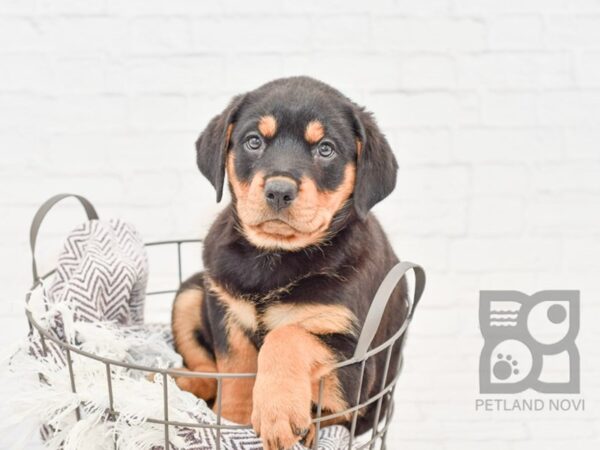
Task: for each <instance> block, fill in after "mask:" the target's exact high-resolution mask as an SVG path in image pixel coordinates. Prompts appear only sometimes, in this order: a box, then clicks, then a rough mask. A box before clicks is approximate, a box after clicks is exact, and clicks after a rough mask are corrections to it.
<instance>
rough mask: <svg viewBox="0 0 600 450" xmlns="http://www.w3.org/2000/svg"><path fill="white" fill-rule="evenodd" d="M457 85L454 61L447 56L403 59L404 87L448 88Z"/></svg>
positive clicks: (418, 56) (423, 56) (422, 56)
mask: <svg viewBox="0 0 600 450" xmlns="http://www.w3.org/2000/svg"><path fill="white" fill-rule="evenodd" d="M455 84H456V75H455V71H454V60H453V58H452V57H449V56H445V55H417V56H409V57H406V58H404V59H403V63H402V87H404V88H407V89H411V88H414V89H423V88H447V87H452V86H454V85H455Z"/></svg>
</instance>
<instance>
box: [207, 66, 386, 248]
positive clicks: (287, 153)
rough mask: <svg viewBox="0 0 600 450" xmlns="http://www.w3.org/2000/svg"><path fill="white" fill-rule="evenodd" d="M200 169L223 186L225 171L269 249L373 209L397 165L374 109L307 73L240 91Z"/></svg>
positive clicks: (210, 135) (247, 225)
mask: <svg viewBox="0 0 600 450" xmlns="http://www.w3.org/2000/svg"><path fill="white" fill-rule="evenodd" d="M196 151H197V162H198V167H199V168H200V171H201V172H202V173H203V174H204V176H206V178H208V179H209V180H210V182H211V183H212V184H213V186H214V187H215V189H216V191H217V201H220V199H221V196H222V193H223V183H224V177H225V172H227V177H228V180H229V186H230V190H231V193H232V198H233V202H234V205H235V208H236V211H237V215H238V218H239V221H240V224H241V228H242V231H243V233H244V234H245V236H246V237H247V239H248V240H249V241H250V242H251V243H252V244H253V245H255V246H257V247H259V248H263V249H268V250H290V251H293V250H299V249H302V248H305V247H308V246H311V245H315V244H319V243H320V242H322V241H324V240H325V239H327V237H328V236H329V235H330V233H332V232H334V231H335V226H334V224H337V225H339V224H340V223H341V222H345V221H347V220H351V218H352V217H353V216H354V215H356V216H358V217H359V218H361V219H364V218H366V216H367V214H368V213H369V210H370V209H371V208H372V207H373V205H375V204H376V203H377V202H379V201H380V200H382V199H383V198H385V197H386V196H387V195H388V194H389V193H390V192H391V191H392V190H393V188H394V186H395V183H396V171H397V164H396V160H395V158H394V155H393V154H392V151H391V149H390V147H389V145H388V143H387V141H386V139H385V137H384V136H383V135H382V133H381V132H380V131H379V129H378V127H377V125H376V124H375V121H374V120H373V118H372V116H371V115H370V114H369V113H367V112H365V111H364V110H363V109H362V108H360V107H358V106H357V105H356V104H354V103H353V102H351V101H350V100H348V99H347V98H346V97H345V96H343V95H342V94H341V93H339V92H338V91H337V90H335V89H333V88H331V87H329V86H327V85H326V84H324V83H321V82H319V81H316V80H313V79H311V78H307V77H295V78H285V79H280V80H275V81H273V82H270V83H267V84H266V85H264V86H261V87H260V88H258V89H256V90H254V91H252V92H249V93H247V94H244V95H241V96H238V97H235V98H234V99H233V100H232V102H231V103H230V104H229V106H228V107H227V108H226V109H225V111H223V112H222V113H221V114H219V115H218V116H217V117H215V118H214V119H213V120H212V121H211V122H210V123H209V125H208V126H207V127H206V129H205V130H204V131H203V132H202V134H201V135H200V138H199V139H198V141H197V142H196Z"/></svg>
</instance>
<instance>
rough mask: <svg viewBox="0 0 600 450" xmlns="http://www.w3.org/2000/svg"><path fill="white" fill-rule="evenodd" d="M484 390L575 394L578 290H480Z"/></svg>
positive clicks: (576, 388) (480, 366)
mask: <svg viewBox="0 0 600 450" xmlns="http://www.w3.org/2000/svg"><path fill="white" fill-rule="evenodd" d="M479 325H480V328H481V334H482V335H483V339H484V345H483V349H482V350H481V356H480V359H479V390H480V392H481V393H482V394H515V393H518V392H523V391H524V390H526V389H534V390H536V391H538V392H542V393H562V394H578V393H579V389H580V385H579V351H578V350H577V346H576V345H575V338H576V337H577V333H578V332H579V291H540V292H537V293H536V294H534V295H531V296H529V295H526V294H523V293H522V292H518V291H481V292H480V296H479Z"/></svg>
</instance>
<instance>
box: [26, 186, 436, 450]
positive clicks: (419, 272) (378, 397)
mask: <svg viewBox="0 0 600 450" xmlns="http://www.w3.org/2000/svg"><path fill="white" fill-rule="evenodd" d="M69 196H73V197H75V198H77V199H78V200H79V201H80V202H81V203H82V204H83V206H84V208H85V209H86V213H87V214H88V218H89V219H95V218H97V215H96V214H95V211H94V209H93V207H92V206H91V204H89V202H87V200H86V199H84V198H83V197H79V196H76V195H69V194H61V195H60V196H56V197H54V198H58V197H60V198H58V200H60V199H62V198H65V197H69ZM58 200H56V201H58ZM56 201H55V202H56ZM55 202H54V203H55ZM88 206H89V208H88ZM42 209H43V208H41V209H40V211H38V214H37V215H36V218H35V219H34V222H33V224H32V229H31V235H30V238H31V239H30V242H31V251H32V255H34V257H33V275H34V282H33V285H32V286H31V289H30V290H29V291H28V293H27V296H26V304H29V301H30V298H31V296H32V295H33V294H34V293H35V291H36V290H38V289H43V288H44V281H45V280H47V279H49V277H51V276H52V275H53V274H54V273H55V271H56V268H54V269H52V270H50V271H49V272H48V273H46V274H44V275H38V270H37V265H36V262H35V241H36V238H37V233H38V230H39V227H40V224H41V221H42V219H43V217H44V216H45V214H46V213H47V212H48V210H49V209H50V208H47V209H46V210H45V211H42ZM201 243H202V240H201V239H181V240H169V241H159V242H149V243H146V244H145V245H146V247H158V246H160V247H162V248H165V247H167V246H171V247H175V248H176V255H177V257H176V264H177V275H178V281H179V284H181V282H182V277H183V270H182V247H184V246H186V245H189V244H194V245H201ZM409 270H413V271H414V275H415V283H414V284H415V289H414V295H413V300H412V301H411V300H408V313H407V316H406V318H405V320H404V321H403V323H402V325H401V326H400V328H399V329H398V330H397V331H396V332H395V333H394V334H393V336H391V337H390V338H389V339H388V340H386V341H385V342H384V343H382V344H381V345H378V346H377V347H375V348H372V349H370V348H369V347H370V345H371V342H372V340H373V338H374V336H375V333H376V332H377V329H378V326H379V323H380V321H381V318H382V316H383V314H384V310H385V306H386V305H387V302H388V300H389V298H390V295H391V294H392V291H393V290H394V289H395V287H396V286H397V284H398V282H399V281H400V280H401V279H402V278H403V277H404V276H405V274H406V273H407V271H409ZM424 286H425V272H424V270H423V269H422V268H421V267H420V266H418V265H417V264H414V263H410V262H401V263H398V264H397V265H395V266H394V267H393V268H392V269H391V270H390V271H389V272H388V274H387V275H386V277H385V278H384V280H383V281H382V282H381V285H380V286H379V289H378V290H377V293H376V294H375V297H374V300H373V302H372V304H371V307H370V309H369V311H368V314H367V317H366V319H365V322H364V325H363V327H362V330H361V333H360V335H359V338H358V341H357V346H356V349H355V352H354V355H353V357H352V358H350V359H347V360H345V361H341V362H338V363H337V364H335V365H334V366H333V368H334V369H335V370H337V369H340V368H342V367H346V366H350V365H357V366H359V367H360V375H359V376H360V379H359V383H358V386H359V388H358V392H357V395H356V397H355V399H354V400H355V401H354V402H353V403H352V404H351V406H349V407H348V408H347V409H345V410H343V411H339V412H335V413H327V414H324V411H323V408H322V399H323V391H324V383H325V376H324V377H323V378H321V379H320V380H319V390H318V402H317V404H316V405H315V406H314V409H313V411H314V414H313V419H312V423H313V424H314V426H315V428H316V433H315V440H314V444H313V449H315V450H316V449H317V448H318V446H319V430H320V429H321V428H322V426H323V425H322V424H323V423H325V422H327V421H331V420H333V419H338V418H342V417H350V420H349V424H350V427H349V428H350V429H349V431H350V436H349V440H348V444H347V448H348V450H351V449H364V448H369V449H374V448H379V449H385V448H386V435H387V432H388V429H389V426H390V423H391V418H392V415H393V412H394V399H393V396H394V390H395V387H396V383H397V381H398V378H399V376H400V373H401V370H402V366H403V357H402V346H403V344H404V339H402V338H403V336H404V335H405V333H406V331H407V328H408V325H409V324H410V322H411V320H412V317H413V314H414V310H415V307H416V305H417V303H418V301H419V299H420V297H421V295H422V293H423V290H424ZM178 287H179V286H173V288H172V289H163V290H149V291H148V292H146V296H147V297H151V296H157V295H165V294H172V295H173V296H174V295H175V293H176V292H177V289H178ZM25 313H26V316H27V320H28V322H29V327H30V330H31V332H32V333H33V332H34V330H35V331H36V332H37V333H39V337H40V341H41V344H42V348H43V350H44V353H46V352H47V341H51V342H52V343H53V344H55V345H56V346H57V347H58V348H59V349H60V350H61V351H62V353H63V356H64V359H65V361H66V364H67V368H68V372H69V378H70V380H69V381H70V386H71V391H72V392H73V393H76V392H77V380H76V377H75V373H74V370H73V358H72V354H73V353H74V354H77V355H79V356H80V357H81V358H84V359H85V358H89V359H90V360H93V361H97V362H99V363H101V364H104V366H105V367H106V396H107V399H108V405H109V410H108V411H107V412H106V413H107V414H106V416H107V418H108V419H109V420H110V418H114V417H117V416H118V415H119V411H118V410H117V409H116V408H115V392H114V390H113V382H112V376H111V367H113V366H115V367H122V368H126V369H130V370H135V371H140V372H142V373H146V374H148V375H153V376H155V377H162V388H163V389H162V390H163V395H162V397H163V398H162V402H163V405H162V410H163V414H162V417H147V418H146V421H147V422H150V423H154V424H159V425H162V426H164V442H165V444H164V445H165V446H164V448H165V450H167V449H169V448H171V445H170V443H169V442H170V440H169V434H170V432H171V431H170V427H185V428H192V429H198V428H199V429H205V430H209V431H210V432H212V433H214V435H215V442H216V449H217V450H220V449H221V445H222V444H221V434H222V433H223V431H224V430H240V429H249V428H251V425H249V424H248V425H240V424H229V423H224V421H223V417H222V415H221V409H222V408H221V405H222V385H223V380H225V379H251V378H254V377H255V376H256V374H255V373H215V372H193V371H187V370H185V371H184V370H178V369H175V368H167V369H165V368H159V367H151V366H143V365H138V364H131V363H127V362H123V361H118V360H114V359H110V358H105V357H102V356H99V355H96V354H93V353H90V352H87V351H85V350H82V349H80V348H78V347H76V346H73V345H71V344H69V343H66V342H63V341H62V340H60V339H58V338H56V337H55V336H53V335H52V334H51V333H49V332H48V330H46V329H45V328H44V327H43V326H42V325H41V324H40V323H39V322H37V321H36V320H35V317H34V315H33V314H32V312H31V310H30V309H29V308H26V310H25ZM395 344H398V345H395ZM394 349H396V350H397V351H399V352H400V354H399V358H398V365H397V368H396V370H395V371H394V372H393V375H392V376H389V375H388V376H387V377H386V376H382V380H381V383H380V384H381V386H380V387H379V389H378V391H377V392H376V393H375V394H373V395H371V396H370V397H369V398H367V399H366V400H363V401H361V393H362V392H361V391H362V387H363V386H362V385H363V377H364V375H365V367H366V363H367V361H368V360H369V359H370V358H373V357H375V356H376V355H379V354H380V353H382V352H385V369H384V372H383V374H386V373H388V370H389V368H390V361H391V360H392V356H393V350H394ZM168 377H187V378H210V379H214V380H216V383H217V394H216V399H215V407H214V408H213V409H214V410H215V413H216V422H215V423H198V422H180V421H174V420H170V419H169V408H168V405H169V384H168V383H167V378H168ZM373 404H375V405H376V406H375V415H374V420H373V427H372V429H371V430H370V431H369V432H367V433H365V434H363V435H362V436H360V437H358V436H356V424H357V420H358V416H359V414H360V411H361V410H364V409H365V408H367V407H369V406H371V405H373ZM384 405H387V406H384ZM76 418H77V420H80V419H81V413H80V410H79V409H77V410H76ZM115 448H116V442H115Z"/></svg>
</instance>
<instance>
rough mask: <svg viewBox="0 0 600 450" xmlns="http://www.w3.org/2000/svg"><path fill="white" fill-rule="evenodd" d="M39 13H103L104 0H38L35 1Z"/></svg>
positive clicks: (104, 11) (104, 7)
mask: <svg viewBox="0 0 600 450" xmlns="http://www.w3.org/2000/svg"><path fill="white" fill-rule="evenodd" d="M36 12H37V13H39V14H44V15H47V14H68V15H79V14H104V13H106V0H39V1H37V2H36Z"/></svg>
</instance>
